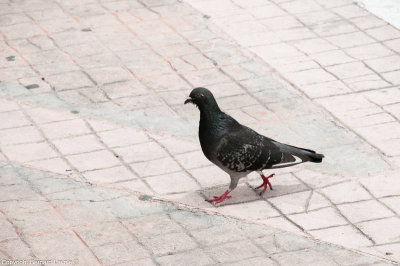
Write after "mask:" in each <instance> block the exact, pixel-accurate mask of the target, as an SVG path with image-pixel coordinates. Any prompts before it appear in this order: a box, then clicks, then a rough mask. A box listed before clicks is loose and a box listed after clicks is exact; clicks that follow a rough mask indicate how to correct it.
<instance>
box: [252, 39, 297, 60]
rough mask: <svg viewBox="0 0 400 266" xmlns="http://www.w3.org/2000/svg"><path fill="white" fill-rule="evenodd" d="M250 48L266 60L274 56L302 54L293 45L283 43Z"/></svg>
mask: <svg viewBox="0 0 400 266" xmlns="http://www.w3.org/2000/svg"><path fill="white" fill-rule="evenodd" d="M251 50H252V51H253V52H254V53H255V54H257V55H258V56H260V57H261V58H262V59H264V60H266V61H268V60H270V59H276V58H285V57H293V56H301V55H303V54H302V53H301V52H299V51H298V50H297V49H295V48H294V47H292V46H290V45H287V44H283V43H280V44H270V45H262V46H257V47H253V48H251Z"/></svg>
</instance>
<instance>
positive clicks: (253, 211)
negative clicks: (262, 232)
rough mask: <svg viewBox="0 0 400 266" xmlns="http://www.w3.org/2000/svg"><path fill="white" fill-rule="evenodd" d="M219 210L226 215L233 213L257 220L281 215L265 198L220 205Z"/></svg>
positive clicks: (233, 214)
mask: <svg viewBox="0 0 400 266" xmlns="http://www.w3.org/2000/svg"><path fill="white" fill-rule="evenodd" d="M232 195H233V194H232ZM217 210H218V212H221V213H222V214H225V215H232V216H237V217H242V218H246V219H251V220H256V221H257V220H259V221H262V220H264V219H267V218H270V217H276V216H279V213H278V211H276V210H275V209H274V208H273V207H272V206H271V205H270V204H269V203H268V202H266V201H263V200H257V201H252V202H247V203H242V204H240V205H226V206H222V207H218V209H217Z"/></svg>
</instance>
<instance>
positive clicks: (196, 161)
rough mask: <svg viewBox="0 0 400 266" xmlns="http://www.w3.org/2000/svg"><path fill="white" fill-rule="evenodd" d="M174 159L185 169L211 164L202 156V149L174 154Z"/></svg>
mask: <svg viewBox="0 0 400 266" xmlns="http://www.w3.org/2000/svg"><path fill="white" fill-rule="evenodd" d="M175 159H176V160H177V161H178V163H179V164H181V165H182V166H183V167H184V168H185V169H193V168H198V167H204V166H208V165H211V164H212V163H211V162H210V161H209V160H208V159H207V158H206V157H205V156H204V154H203V152H202V151H193V152H188V153H183V154H179V155H176V156H175Z"/></svg>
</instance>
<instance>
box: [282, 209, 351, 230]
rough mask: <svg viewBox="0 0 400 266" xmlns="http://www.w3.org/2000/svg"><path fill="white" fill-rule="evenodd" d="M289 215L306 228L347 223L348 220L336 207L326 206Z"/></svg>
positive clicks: (311, 228)
mask: <svg viewBox="0 0 400 266" xmlns="http://www.w3.org/2000/svg"><path fill="white" fill-rule="evenodd" d="M288 217H289V218H290V219H291V220H293V221H294V222H295V223H296V224H298V225H300V226H301V227H302V228H304V229H305V230H314V229H319V228H325V227H330V226H337V225H345V224H347V222H346V220H345V219H343V218H342V217H341V216H340V215H339V214H338V213H337V212H336V210H335V209H334V208H324V209H321V210H317V211H310V212H307V213H301V214H293V215H289V216H288Z"/></svg>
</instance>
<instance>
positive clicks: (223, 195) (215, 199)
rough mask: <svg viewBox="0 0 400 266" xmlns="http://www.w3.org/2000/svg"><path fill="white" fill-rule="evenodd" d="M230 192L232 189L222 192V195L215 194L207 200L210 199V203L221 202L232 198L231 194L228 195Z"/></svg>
mask: <svg viewBox="0 0 400 266" xmlns="http://www.w3.org/2000/svg"><path fill="white" fill-rule="evenodd" d="M229 193H230V191H229V190H227V191H225V193H224V194H222V195H221V196H219V197H217V196H214V198H213V199H208V200H206V201H208V202H210V203H212V202H214V203H215V204H218V203H221V202H223V201H224V200H225V199H230V198H231V196H228V194H229Z"/></svg>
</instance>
